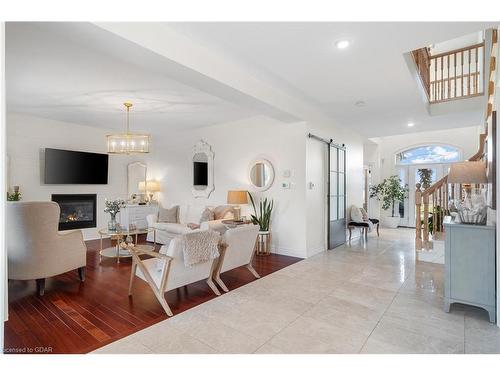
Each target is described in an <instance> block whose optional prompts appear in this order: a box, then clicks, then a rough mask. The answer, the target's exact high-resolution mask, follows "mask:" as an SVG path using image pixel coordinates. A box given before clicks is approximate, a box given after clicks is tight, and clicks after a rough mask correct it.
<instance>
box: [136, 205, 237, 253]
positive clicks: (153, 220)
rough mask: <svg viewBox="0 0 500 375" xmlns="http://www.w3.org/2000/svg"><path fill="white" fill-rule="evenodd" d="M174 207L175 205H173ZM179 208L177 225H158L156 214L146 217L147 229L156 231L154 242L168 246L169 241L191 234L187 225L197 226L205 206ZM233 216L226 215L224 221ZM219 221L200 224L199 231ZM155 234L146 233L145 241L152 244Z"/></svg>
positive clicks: (181, 206)
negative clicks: (181, 235)
mask: <svg viewBox="0 0 500 375" xmlns="http://www.w3.org/2000/svg"><path fill="white" fill-rule="evenodd" d="M173 206H176V205H173ZM178 206H179V223H159V222H158V214H151V215H148V216H147V217H146V220H147V222H148V227H149V228H155V229H156V242H157V243H159V244H162V245H168V244H169V243H170V241H171V240H172V239H173V238H174V237H176V236H178V235H180V234H185V233H189V232H191V231H192V230H193V229H190V228H189V227H188V224H189V223H194V224H199V223H200V217H201V214H202V213H203V211H204V210H205V208H207V206H195V205H178ZM232 218H233V214H232V213H230V214H228V215H226V217H225V218H224V219H232ZM220 221H221V220H212V221H206V222H203V223H201V225H200V228H199V229H201V230H208V229H211V228H212V227H213V226H216V225H217V224H218V223H220ZM154 236H155V234H154V233H153V232H150V233H148V236H147V241H149V242H153V240H154Z"/></svg>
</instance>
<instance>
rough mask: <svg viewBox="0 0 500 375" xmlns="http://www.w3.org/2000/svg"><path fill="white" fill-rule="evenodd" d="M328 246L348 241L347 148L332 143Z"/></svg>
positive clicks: (329, 149) (330, 154) (334, 246)
mask: <svg viewBox="0 0 500 375" xmlns="http://www.w3.org/2000/svg"><path fill="white" fill-rule="evenodd" d="M328 151H329V157H328V171H329V174H328V197H327V198H328V199H327V201H328V213H329V214H328V248H329V249H334V248H336V247H337V246H340V245H343V244H344V243H345V242H346V218H345V212H346V168H345V166H346V149H345V147H343V146H340V145H336V144H334V143H330V145H329V147H328Z"/></svg>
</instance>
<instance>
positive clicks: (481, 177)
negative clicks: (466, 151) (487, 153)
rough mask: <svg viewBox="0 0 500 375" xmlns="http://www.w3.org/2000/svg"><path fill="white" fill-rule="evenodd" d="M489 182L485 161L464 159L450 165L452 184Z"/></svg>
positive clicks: (450, 180)
mask: <svg viewBox="0 0 500 375" xmlns="http://www.w3.org/2000/svg"><path fill="white" fill-rule="evenodd" d="M487 182H488V178H487V177H486V164H485V162H483V161H463V162H460V163H453V164H452V165H451V166H450V173H449V174H448V183H450V184H455V183H457V184H485V183H487Z"/></svg>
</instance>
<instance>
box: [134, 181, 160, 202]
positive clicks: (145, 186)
mask: <svg viewBox="0 0 500 375" xmlns="http://www.w3.org/2000/svg"><path fill="white" fill-rule="evenodd" d="M139 190H140V191H144V192H145V193H146V194H148V195H149V201H150V202H153V201H154V200H153V196H154V193H157V192H159V191H160V190H161V189H160V183H159V182H158V181H154V180H148V181H141V182H139Z"/></svg>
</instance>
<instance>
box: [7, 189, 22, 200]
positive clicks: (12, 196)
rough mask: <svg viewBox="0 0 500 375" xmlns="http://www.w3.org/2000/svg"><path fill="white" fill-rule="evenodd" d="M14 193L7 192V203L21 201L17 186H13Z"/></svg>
mask: <svg viewBox="0 0 500 375" xmlns="http://www.w3.org/2000/svg"><path fill="white" fill-rule="evenodd" d="M13 190H14V191H13V192H12V193H9V192H7V200H8V201H9V202H17V201H20V200H21V192H20V191H19V186H14V189H13Z"/></svg>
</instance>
